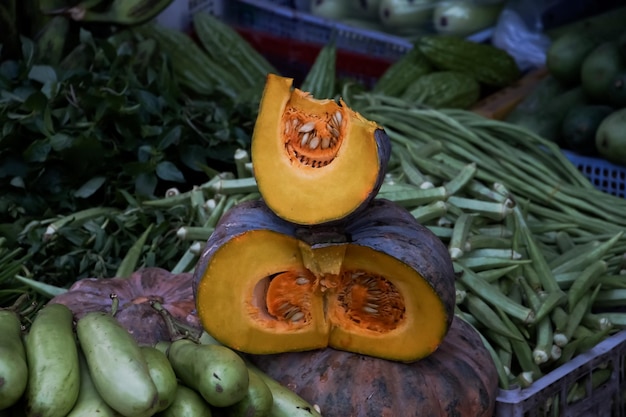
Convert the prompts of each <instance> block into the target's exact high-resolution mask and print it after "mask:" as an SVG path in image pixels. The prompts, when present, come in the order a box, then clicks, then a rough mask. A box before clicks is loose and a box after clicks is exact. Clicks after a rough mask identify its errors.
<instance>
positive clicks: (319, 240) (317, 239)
mask: <svg viewBox="0 0 626 417" xmlns="http://www.w3.org/2000/svg"><path fill="white" fill-rule="evenodd" d="M295 235H296V237H297V238H298V239H300V240H302V241H303V242H306V243H307V244H308V245H309V246H311V247H312V248H315V247H321V246H328V245H332V244H336V243H347V242H349V241H350V236H349V235H348V234H347V233H346V231H345V230H344V228H343V227H342V226H336V225H317V226H315V227H298V228H297V229H296V230H295Z"/></svg>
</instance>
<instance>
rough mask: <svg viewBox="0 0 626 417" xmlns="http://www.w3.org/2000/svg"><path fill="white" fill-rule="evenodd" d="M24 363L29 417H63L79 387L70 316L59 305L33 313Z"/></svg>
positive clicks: (71, 317)
mask: <svg viewBox="0 0 626 417" xmlns="http://www.w3.org/2000/svg"><path fill="white" fill-rule="evenodd" d="M24 345H25V347H26V360H27V363H28V385H27V386H26V392H25V394H24V395H25V397H26V409H27V414H28V415H29V416H37V417H64V416H65V415H66V414H67V413H69V411H70V410H71V409H72V407H73V406H74V404H75V403H76V399H77V398H78V392H79V388H80V366H79V363H78V347H77V346H76V339H75V337H74V329H73V314H72V312H71V311H70V309H69V308H67V307H66V306H65V305H63V304H47V305H45V306H44V307H42V308H41V310H39V311H38V312H37V315H36V316H35V319H34V320H33V323H32V324H31V326H30V329H29V332H28V334H27V336H26V338H25V341H24Z"/></svg>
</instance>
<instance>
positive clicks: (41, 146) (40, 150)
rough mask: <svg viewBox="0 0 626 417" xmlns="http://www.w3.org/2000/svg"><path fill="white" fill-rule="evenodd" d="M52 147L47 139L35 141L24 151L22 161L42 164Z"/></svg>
mask: <svg viewBox="0 0 626 417" xmlns="http://www.w3.org/2000/svg"><path fill="white" fill-rule="evenodd" d="M51 149H52V147H51V146H50V141H48V140H47V139H40V140H36V141H34V142H33V143H31V144H30V146H29V147H28V148H27V149H26V151H24V159H25V160H26V161H27V162H44V161H45V160H46V159H47V158H48V154H49V153H50V150H51Z"/></svg>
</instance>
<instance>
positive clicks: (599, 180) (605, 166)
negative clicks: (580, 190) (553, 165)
mask: <svg viewBox="0 0 626 417" xmlns="http://www.w3.org/2000/svg"><path fill="white" fill-rule="evenodd" d="M563 153H564V154H565V156H566V157H567V159H569V160H570V161H571V162H572V163H573V164H574V165H576V167H577V168H578V169H579V170H580V171H581V172H582V173H583V174H584V175H585V176H586V177H587V178H588V179H589V180H590V181H591V182H592V183H593V185H594V186H595V187H596V188H598V189H600V190H602V191H604V192H606V193H609V194H613V195H616V196H618V197H622V198H624V197H626V166H622V165H616V164H613V163H611V162H608V161H606V160H604V159H601V158H592V157H589V156H583V155H579V154H577V153H574V152H571V151H566V150H564V151H563Z"/></svg>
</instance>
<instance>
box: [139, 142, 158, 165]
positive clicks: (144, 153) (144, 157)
mask: <svg viewBox="0 0 626 417" xmlns="http://www.w3.org/2000/svg"><path fill="white" fill-rule="evenodd" d="M153 155H154V148H152V146H150V145H141V146H140V147H139V149H137V160H138V161H139V162H148V161H149V160H150V159H151V158H152V156H153Z"/></svg>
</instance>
